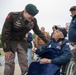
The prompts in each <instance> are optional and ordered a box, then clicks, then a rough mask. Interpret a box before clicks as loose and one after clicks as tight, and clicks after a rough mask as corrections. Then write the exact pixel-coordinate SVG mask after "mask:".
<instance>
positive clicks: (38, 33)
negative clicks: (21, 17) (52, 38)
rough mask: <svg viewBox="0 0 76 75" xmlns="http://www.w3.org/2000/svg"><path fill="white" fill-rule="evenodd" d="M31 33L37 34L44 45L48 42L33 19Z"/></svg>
mask: <svg viewBox="0 0 76 75" xmlns="http://www.w3.org/2000/svg"><path fill="white" fill-rule="evenodd" d="M33 31H34V32H35V34H37V35H38V36H39V37H40V38H41V39H42V40H43V41H44V42H45V43H47V42H48V40H47V39H46V37H45V36H44V34H43V33H42V32H41V31H40V30H39V27H38V25H37V20H36V19H34V27H33Z"/></svg>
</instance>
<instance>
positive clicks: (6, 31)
mask: <svg viewBox="0 0 76 75" xmlns="http://www.w3.org/2000/svg"><path fill="white" fill-rule="evenodd" d="M11 28H12V17H11V13H9V14H8V16H7V17H6V20H5V22H4V25H3V29H2V38H1V41H2V45H3V50H4V52H8V51H10V38H11V37H10V35H11Z"/></svg>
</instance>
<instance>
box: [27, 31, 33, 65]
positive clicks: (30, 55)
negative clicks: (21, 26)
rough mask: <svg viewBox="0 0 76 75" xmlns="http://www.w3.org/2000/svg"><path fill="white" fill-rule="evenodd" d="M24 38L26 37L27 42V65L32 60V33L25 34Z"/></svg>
mask: <svg viewBox="0 0 76 75" xmlns="http://www.w3.org/2000/svg"><path fill="white" fill-rule="evenodd" d="M26 39H27V43H28V52H27V55H28V66H29V65H30V64H31V62H32V40H33V36H32V33H30V32H29V33H27V34H26Z"/></svg>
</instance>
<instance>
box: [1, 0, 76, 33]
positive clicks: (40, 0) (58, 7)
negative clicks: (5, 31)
mask: <svg viewBox="0 0 76 75" xmlns="http://www.w3.org/2000/svg"><path fill="white" fill-rule="evenodd" d="M29 3H32V4H34V5H36V6H37V8H38V9H39V13H38V14H37V15H36V16H35V17H36V18H37V21H38V25H39V27H42V26H44V27H45V28H46V31H47V32H49V33H51V31H52V29H51V28H52V26H53V25H61V26H65V24H66V23H67V22H70V21H71V17H70V12H69V9H70V7H71V6H75V5H76V0H1V2H0V33H1V31H2V27H3V24H4V21H5V18H6V16H7V14H8V13H9V12H14V11H15V12H16V11H22V10H24V8H25V6H26V5H27V4H29Z"/></svg>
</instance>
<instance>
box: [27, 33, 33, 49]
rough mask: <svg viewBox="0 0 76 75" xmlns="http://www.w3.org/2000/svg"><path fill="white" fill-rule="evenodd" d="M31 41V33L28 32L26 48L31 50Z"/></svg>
mask: <svg viewBox="0 0 76 75" xmlns="http://www.w3.org/2000/svg"><path fill="white" fill-rule="evenodd" d="M32 40H33V36H32V33H30V32H29V33H28V38H27V43H28V48H32V43H31V41H32Z"/></svg>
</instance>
